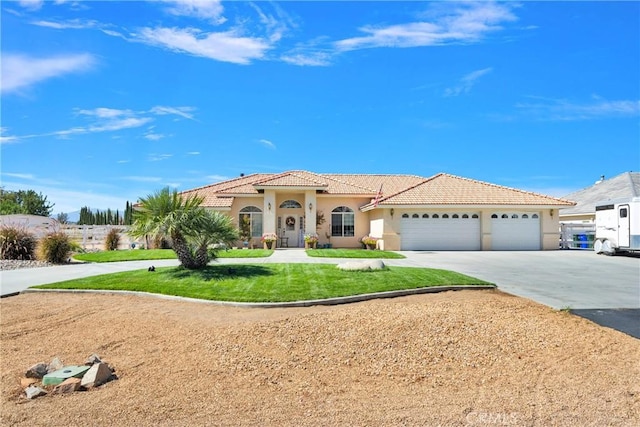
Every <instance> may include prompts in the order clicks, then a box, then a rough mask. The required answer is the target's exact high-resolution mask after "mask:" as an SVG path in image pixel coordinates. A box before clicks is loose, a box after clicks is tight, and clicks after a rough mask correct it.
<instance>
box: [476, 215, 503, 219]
mask: <svg viewBox="0 0 640 427" xmlns="http://www.w3.org/2000/svg"><path fill="white" fill-rule="evenodd" d="M471 218H473V219H478V214H473V215H471ZM491 218H493V216H491ZM496 218H497V217H496Z"/></svg>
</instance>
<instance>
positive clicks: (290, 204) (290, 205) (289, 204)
mask: <svg viewBox="0 0 640 427" xmlns="http://www.w3.org/2000/svg"><path fill="white" fill-rule="evenodd" d="M280 207H281V208H282V209H301V208H302V205H301V204H300V203H298V202H296V201H295V200H285V201H284V202H282V203H280Z"/></svg>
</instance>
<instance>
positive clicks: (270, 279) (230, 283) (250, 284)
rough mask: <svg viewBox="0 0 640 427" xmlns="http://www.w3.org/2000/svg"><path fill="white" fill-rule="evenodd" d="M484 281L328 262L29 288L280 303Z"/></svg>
mask: <svg viewBox="0 0 640 427" xmlns="http://www.w3.org/2000/svg"><path fill="white" fill-rule="evenodd" d="M489 284H490V283H488V282H485V281H482V280H479V279H476V278H473V277H469V276H465V275H463V274H460V273H455V272H452V271H447V270H436V269H426V268H412V267H387V268H385V269H384V270H379V271H366V272H365V271H343V270H340V269H338V268H336V266H335V265H332V264H261V265H254V264H241V265H215V266H208V267H207V268H205V269H203V270H186V269H183V268H180V267H165V268H158V269H156V271H155V272H148V271H146V270H137V271H129V272H124V273H115V274H107V275H102V276H95V277H88V278H84V279H77V280H70V281H65V282H59V283H53V284H48V285H40V286H34V287H35V288H41V289H98V290H128V291H142V292H150V293H157V294H165V295H177V296H183V297H190V298H199V299H206V300H217V301H238V302H284V301H302V300H310V299H323V298H331V297H338V296H348V295H358V294H365V293H371V292H380V291H391V290H402V289H415V288H421V287H429V286H441V285H443V286H444V285H489Z"/></svg>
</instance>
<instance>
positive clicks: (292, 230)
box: [280, 213, 300, 248]
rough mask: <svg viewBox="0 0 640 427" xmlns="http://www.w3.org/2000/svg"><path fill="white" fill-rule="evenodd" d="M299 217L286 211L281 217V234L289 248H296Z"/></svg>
mask: <svg viewBox="0 0 640 427" xmlns="http://www.w3.org/2000/svg"><path fill="white" fill-rule="evenodd" d="M299 230H300V218H299V217H298V215H297V214H294V213H288V214H287V215H286V216H284V217H283V224H282V230H281V232H280V233H281V236H282V237H284V238H285V239H287V243H288V245H289V247H290V248H297V247H298V246H299V245H298V240H299V239H298V236H299V234H300V231H299Z"/></svg>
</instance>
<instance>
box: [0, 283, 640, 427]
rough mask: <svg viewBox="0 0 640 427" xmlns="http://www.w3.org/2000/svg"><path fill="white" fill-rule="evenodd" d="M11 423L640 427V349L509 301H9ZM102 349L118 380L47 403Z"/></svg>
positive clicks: (479, 297) (6, 374) (5, 316)
mask: <svg viewBox="0 0 640 427" xmlns="http://www.w3.org/2000/svg"><path fill="white" fill-rule="evenodd" d="M0 310H1V311H0V314H1V319H0V326H1V332H0V337H1V350H0V356H1V359H0V362H1V363H0V366H1V372H0V374H1V387H2V388H1V390H0V392H1V401H0V402H1V417H0V424H2V425H6V426H9V425H29V426H40V425H41V426H57V425H65V426H70V425H86V426H94V425H95V426H105V425H121V426H195V425H241V426H243V425H312V426H315V425H317V426H328V425H356V426H365V425H366V426H381V425H403V426H414V425H416V426H417V425H420V426H473V425H477V426H487V425H513V426H609V425H610V426H637V425H640V340H637V339H634V338H632V337H630V336H628V335H625V334H622V333H619V332H617V331H614V330H611V329H607V328H603V327H600V326H598V325H596V324H594V323H591V322H589V321H588V320H585V319H582V318H579V317H576V316H573V315H570V314H567V313H565V312H558V311H554V310H552V309H550V308H547V307H544V306H541V305H538V304H535V303H532V302H530V301H527V300H524V299H521V298H517V297H512V296H509V295H505V294H502V293H500V292H499V291H459V292H446V293H442V294H432V295H421V296H412V297H406V298H397V299H388V300H377V301H369V302H365V303H358V304H351V305H343V306H335V307H311V308H299V309H246V308H230V307H222V306H217V305H209V304H199V303H188V302H176V301H167V300H160V299H155V298H150V297H136V296H115V295H78V294H74V295H69V294H46V295H45V294H25V295H20V296H16V297H11V298H6V299H3V300H1V301H0ZM92 353H97V354H99V355H100V356H101V357H102V358H103V360H104V361H106V362H108V363H109V364H110V365H112V366H113V367H115V368H116V371H117V374H118V376H119V377H120V378H119V379H118V380H117V381H113V382H110V383H108V384H106V385H104V386H102V387H99V388H97V389H93V390H90V391H86V392H79V393H75V394H73V395H66V396H45V397H42V398H38V399H35V400H26V399H25V398H23V397H21V391H22V390H21V388H20V384H19V381H20V377H21V376H22V375H23V373H24V372H25V370H26V369H27V368H28V367H30V366H31V365H33V364H35V363H37V362H47V363H48V362H49V361H50V360H51V359H52V358H53V357H56V356H58V357H60V358H61V359H62V360H63V361H64V362H65V363H66V364H82V363H83V362H84V360H85V359H86V358H87V357H88V356H89V355H91V354H92Z"/></svg>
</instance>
